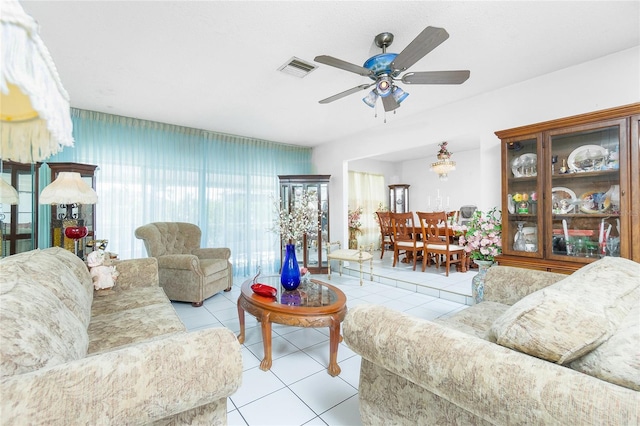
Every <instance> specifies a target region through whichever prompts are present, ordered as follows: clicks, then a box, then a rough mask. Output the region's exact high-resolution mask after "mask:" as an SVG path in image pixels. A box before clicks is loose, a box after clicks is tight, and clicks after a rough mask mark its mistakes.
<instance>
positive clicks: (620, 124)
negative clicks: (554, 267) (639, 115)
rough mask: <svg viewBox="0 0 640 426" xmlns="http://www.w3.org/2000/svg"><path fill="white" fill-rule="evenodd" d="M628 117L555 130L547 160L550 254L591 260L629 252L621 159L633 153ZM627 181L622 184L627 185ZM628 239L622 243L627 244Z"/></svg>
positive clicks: (559, 258) (550, 139)
mask: <svg viewBox="0 0 640 426" xmlns="http://www.w3.org/2000/svg"><path fill="white" fill-rule="evenodd" d="M625 123H626V121H625V120H611V121H608V122H603V123H598V125H592V126H580V127H578V128H569V129H563V130H559V131H550V132H549V136H548V141H547V144H548V146H549V150H548V151H549V152H548V158H547V159H546V160H547V161H552V162H555V168H554V169H553V172H552V173H551V174H550V179H549V180H550V183H549V186H550V189H551V193H550V194H549V195H550V196H549V198H548V200H549V202H548V203H547V206H546V208H547V216H548V218H549V222H548V224H547V227H546V228H547V230H548V231H547V232H549V233H551V235H549V238H548V239H547V247H546V250H547V252H548V253H549V254H550V256H549V258H553V259H558V260H563V259H564V260H568V258H570V260H571V261H572V262H580V263H588V262H590V261H593V260H594V259H597V258H599V257H602V256H605V255H606V256H620V255H621V252H622V253H623V254H624V253H626V252H627V251H628V250H629V248H628V247H626V241H625V240H624V239H622V241H621V238H620V236H621V235H623V234H624V232H626V227H627V226H628V225H627V223H626V221H627V219H625V218H623V216H621V215H620V212H621V211H624V209H625V208H626V206H625V205H624V204H625V203H626V197H621V193H623V192H622V191H624V190H625V189H626V188H625V186H624V184H623V182H624V180H623V179H622V178H623V177H622V176H621V167H620V161H621V160H623V159H626V158H628V157H627V156H628V153H627V152H626V144H621V143H620V141H621V140H626V138H627V135H626V126H625ZM621 186H622V188H621ZM621 243H622V244H621Z"/></svg>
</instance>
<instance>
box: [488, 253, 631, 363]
mask: <svg viewBox="0 0 640 426" xmlns="http://www.w3.org/2000/svg"><path fill="white" fill-rule="evenodd" d="M639 276H640V264H638V263H636V262H633V261H631V260H628V259H624V258H614V257H605V258H603V259H600V260H598V261H596V262H593V263H591V264H589V265H586V266H584V267H582V268H580V269H579V270H577V271H576V272H574V273H573V274H571V275H569V276H568V277H567V278H565V279H563V280H561V281H559V282H557V283H556V284H553V285H551V286H549V287H547V288H545V289H542V290H539V291H537V292H535V293H532V294H530V295H529V296H527V297H525V298H523V299H521V300H520V301H518V302H517V303H515V304H514V305H513V306H512V307H511V308H509V310H507V312H505V313H504V315H502V316H501V317H500V318H498V319H497V320H496V321H495V322H494V323H493V325H492V326H491V329H490V335H489V338H490V339H491V340H492V341H495V342H496V343H498V344H499V345H502V346H505V347H508V348H511V349H515V350H518V351H521V352H524V353H527V354H529V355H533V356H535V357H538V358H542V359H545V360H548V361H552V362H556V363H558V364H566V363H569V362H571V361H573V360H575V359H577V358H579V357H581V356H583V355H585V354H587V353H589V352H590V351H592V350H593V349H595V348H596V347H598V346H599V345H600V344H601V343H602V342H604V341H605V340H607V339H608V338H609V337H610V336H611V335H612V334H613V333H614V332H615V330H616V329H617V328H618V326H619V325H620V323H621V322H622V320H623V319H624V318H626V316H627V315H628V314H629V312H630V310H631V309H632V308H633V307H634V306H635V305H637V304H638V303H639V300H640V280H639V279H638V277H639Z"/></svg>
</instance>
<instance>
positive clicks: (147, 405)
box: [0, 248, 242, 425]
mask: <svg viewBox="0 0 640 426" xmlns="http://www.w3.org/2000/svg"><path fill="white" fill-rule="evenodd" d="M117 267H118V271H119V272H120V276H119V277H118V281H117V282H116V286H115V287H114V288H113V289H111V290H108V291H99V292H95V293H94V291H93V288H92V285H91V277H90V275H89V272H88V269H87V267H86V266H85V265H84V263H83V262H82V261H81V260H80V259H78V257H76V256H75V255H73V254H72V253H70V252H68V251H66V250H63V249H59V248H51V249H46V250H34V251H32V252H28V253H23V254H20V255H15V256H10V257H7V258H4V259H2V260H0V306H1V309H0V342H1V344H0V395H2V398H0V413H2V415H1V416H2V417H1V418H2V421H1V423H2V424H3V425H4V424H7V425H22V424H29V425H67V424H91V425H123V424H155V425H175V424H207V425H221V424H226V419H227V397H228V396H230V395H231V394H232V393H233V392H235V390H236V389H237V388H238V386H239V385H240V381H241V377H242V356H241V352H240V345H239V343H238V340H237V338H236V336H235V335H234V334H233V333H232V332H231V331H230V330H228V329H225V328H217V329H208V330H200V331H197V332H192V333H187V332H186V331H185V328H184V325H183V324H182V323H181V322H180V320H179V318H178V316H177V315H176V313H175V311H174V309H173V307H172V305H171V303H170V302H169V300H168V299H167V297H166V295H165V294H164V292H163V290H162V289H161V288H160V287H159V286H158V269H157V261H156V259H154V258H149V259H135V260H124V261H119V262H118V263H117ZM88 290H89V291H88ZM83 303H84V305H83ZM85 315H86V318H85Z"/></svg>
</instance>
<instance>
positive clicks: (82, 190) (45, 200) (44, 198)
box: [40, 172, 98, 255]
mask: <svg viewBox="0 0 640 426" xmlns="http://www.w3.org/2000/svg"><path fill="white" fill-rule="evenodd" d="M97 202H98V194H96V192H95V191H94V190H93V188H91V187H90V186H89V185H87V183H86V182H84V181H83V180H82V178H81V177H80V173H77V172H60V173H59V174H58V177H57V178H56V180H54V181H53V182H51V184H49V185H48V186H47V187H45V188H44V189H43V190H42V192H41V193H40V204H55V205H59V206H60V208H66V212H64V213H59V214H58V219H60V220H61V221H62V224H63V225H62V226H63V228H64V235H65V236H66V237H67V238H70V239H72V240H74V253H75V254H76V255H78V240H79V239H81V238H84V237H86V236H87V234H88V232H89V231H88V229H87V227H86V226H78V219H81V218H80V217H79V214H78V213H74V212H73V209H74V208H77V207H78V205H80V204H95V203H97ZM65 224H66V225H67V226H65Z"/></svg>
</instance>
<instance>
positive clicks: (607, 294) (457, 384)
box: [343, 257, 640, 425]
mask: <svg viewBox="0 0 640 426" xmlns="http://www.w3.org/2000/svg"><path fill="white" fill-rule="evenodd" d="M343 333H344V340H345V342H346V344H347V345H348V346H349V347H350V348H351V349H353V350H354V351H355V352H357V353H358V354H360V355H361V356H362V364H361V371H360V387H359V398H360V414H361V418H362V421H363V423H364V424H388V425H392V424H393V425H398V424H403V425H417V424H429V425H448V424H482V425H485V424H486V425H489V424H498V425H532V424H540V425H592V424H598V425H638V424H640V392H639V391H640V264H638V263H635V262H633V261H631V260H627V259H622V258H613V257H606V258H603V259H601V260H598V261H596V262H594V263H591V264H589V265H587V266H584V267H583V268H581V269H579V270H578V271H576V272H574V273H573V274H571V275H569V276H567V275H560V274H553V273H549V272H543V271H534V270H527V269H521V268H513V267H506V266H494V267H492V268H490V269H489V271H488V272H487V275H486V282H485V300H484V301H483V302H481V303H479V304H477V305H474V306H471V307H469V308H467V309H464V310H462V311H459V312H458V313H456V314H454V315H452V316H450V317H448V318H444V319H439V320H437V321H427V320H423V319H418V318H415V317H411V316H409V315H407V314H404V313H401V312H396V311H393V310H391V309H389V308H386V307H383V306H375V305H360V306H356V307H354V308H352V309H351V310H350V311H349V312H348V314H347V316H346V318H345V320H344V323H343Z"/></svg>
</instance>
